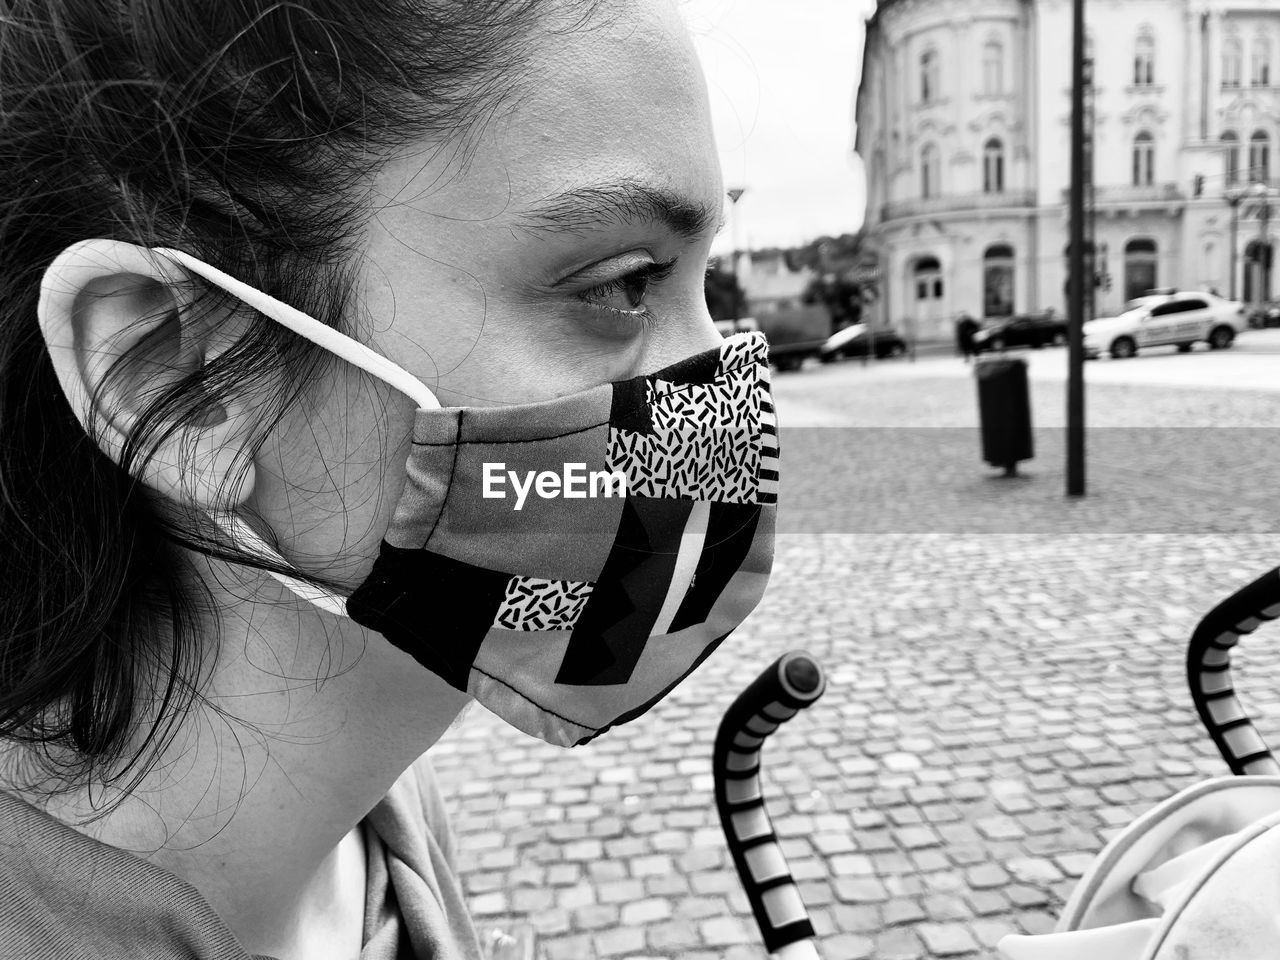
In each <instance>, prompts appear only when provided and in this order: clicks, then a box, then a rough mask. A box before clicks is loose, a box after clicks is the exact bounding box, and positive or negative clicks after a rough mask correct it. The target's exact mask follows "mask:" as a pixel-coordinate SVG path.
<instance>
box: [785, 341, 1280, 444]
mask: <svg viewBox="0 0 1280 960" xmlns="http://www.w3.org/2000/svg"><path fill="white" fill-rule="evenodd" d="M931 353H932V355H921V356H920V357H919V358H918V359H917V360H915V361H914V362H913V361H911V360H910V359H908V358H896V359H893V360H880V361H872V362H868V363H866V364H863V363H861V362H860V361H858V360H846V361H842V362H837V363H832V364H820V363H817V362H816V361H810V362H809V363H807V364H806V366H805V367H804V369H803V370H800V371H797V372H795V373H778V374H775V377H774V390H775V391H776V392H778V393H779V394H780V395H785V396H786V397H787V398H788V400H790V401H793V402H791V407H792V410H791V414H790V418H789V421H788V422H789V423H791V424H792V425H793V426H841V425H846V424H847V423H848V422H849V421H848V418H844V419H842V418H841V417H840V416H839V415H836V414H834V413H833V411H832V409H831V407H830V406H829V405H827V404H826V403H825V402H824V401H823V394H824V393H825V392H826V391H827V390H839V389H840V387H841V385H842V384H845V383H846V382H859V383H862V382H871V383H875V382H880V381H887V382H900V381H903V380H936V379H953V378H967V377H971V376H972V372H973V371H972V368H971V367H969V366H967V365H966V364H965V363H964V362H963V361H962V360H960V359H959V358H958V357H955V356H951V355H938V352H937V351H936V350H935V351H932V352H931ZM988 356H990V355H988ZM1005 356H1016V357H1023V358H1025V359H1026V360H1027V363H1028V368H1027V374H1028V376H1029V377H1030V378H1031V380H1032V381H1035V382H1040V383H1048V384H1054V383H1056V384H1065V383H1066V379H1067V349H1066V348H1065V347H1045V348H1044V349H1041V350H1017V351H1012V350H1011V351H1009V352H1008V353H1007V354H1005ZM1084 368H1085V384H1086V388H1087V386H1088V385H1090V384H1114V385H1119V386H1136V385H1149V386H1160V387H1193V388H1204V389H1211V390H1236V391H1247V392H1257V391H1262V392H1280V329H1277V328H1271V329H1267V330H1247V331H1245V332H1244V333H1243V334H1241V336H1240V338H1239V339H1238V340H1237V341H1236V343H1235V345H1234V346H1232V347H1231V348H1230V349H1229V350H1222V351H1217V350H1209V349H1208V348H1207V347H1206V346H1205V345H1204V344H1197V345H1196V348H1195V349H1194V350H1193V351H1192V352H1191V353H1189V354H1185V353H1178V352H1177V350H1176V349H1174V348H1172V347H1157V348H1152V349H1150V350H1147V351H1144V352H1142V353H1140V354H1139V355H1138V356H1136V357H1134V358H1132V359H1130V360H1113V359H1111V358H1110V357H1105V358H1102V359H1099V360H1090V361H1088V362H1087V363H1085V365H1084ZM852 378H858V379H857V381H854V380H852Z"/></svg>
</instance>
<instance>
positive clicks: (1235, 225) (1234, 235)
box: [1227, 190, 1244, 300]
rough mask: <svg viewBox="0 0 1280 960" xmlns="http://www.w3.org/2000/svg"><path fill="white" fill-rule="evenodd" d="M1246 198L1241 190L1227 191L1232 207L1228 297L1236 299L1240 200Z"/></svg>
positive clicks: (1238, 267)
mask: <svg viewBox="0 0 1280 960" xmlns="http://www.w3.org/2000/svg"><path fill="white" fill-rule="evenodd" d="M1243 199H1244V194H1243V193H1242V192H1239V191H1234V190H1229V191H1228V192H1227V204H1228V205H1229V206H1230V207H1231V277H1230V282H1229V283H1228V284H1227V286H1228V292H1229V296H1228V298H1227V299H1229V300H1235V298H1236V273H1237V271H1238V270H1239V269H1240V266H1239V254H1238V253H1237V252H1236V250H1237V248H1238V247H1239V245H1240V241H1239V233H1240V201H1241V200H1243Z"/></svg>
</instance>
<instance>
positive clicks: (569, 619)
mask: <svg viewBox="0 0 1280 960" xmlns="http://www.w3.org/2000/svg"><path fill="white" fill-rule="evenodd" d="M591 587H592V584H590V583H585V582H583V581H580V580H547V579H544V578H543V577H512V578H511V579H510V580H509V581H508V582H507V591H506V594H505V595H504V596H503V598H502V605H501V606H500V607H498V612H497V613H496V614H494V617H493V623H492V624H491V625H490V629H493V628H494V627H498V628H501V629H503V630H572V629H573V625H574V624H575V623H577V622H578V616H579V615H580V614H581V613H582V609H583V608H584V607H585V606H586V605H587V598H588V597H590V596H591Z"/></svg>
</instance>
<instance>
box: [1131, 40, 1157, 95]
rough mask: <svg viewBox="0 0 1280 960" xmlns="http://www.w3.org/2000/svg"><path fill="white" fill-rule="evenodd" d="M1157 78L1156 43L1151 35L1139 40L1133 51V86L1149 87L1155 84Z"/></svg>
mask: <svg viewBox="0 0 1280 960" xmlns="http://www.w3.org/2000/svg"><path fill="white" fill-rule="evenodd" d="M1155 76H1156V42H1155V41H1154V40H1153V39H1151V37H1150V35H1148V34H1144V35H1143V36H1141V37H1139V38H1138V42H1137V44H1136V45H1135V46H1134V50H1133V85H1134V86H1135V87H1149V86H1151V85H1152V84H1153V83H1155V82H1156V81H1155Z"/></svg>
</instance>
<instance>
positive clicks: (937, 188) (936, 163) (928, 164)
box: [920, 143, 942, 199]
mask: <svg viewBox="0 0 1280 960" xmlns="http://www.w3.org/2000/svg"><path fill="white" fill-rule="evenodd" d="M941 192H942V163H941V161H940V159H939V154H938V147H937V144H933V143H926V144H925V145H924V149H922V150H921V151H920V196H922V197H924V198H925V199H928V198H929V197H936V196H938V194H939V193H941Z"/></svg>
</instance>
